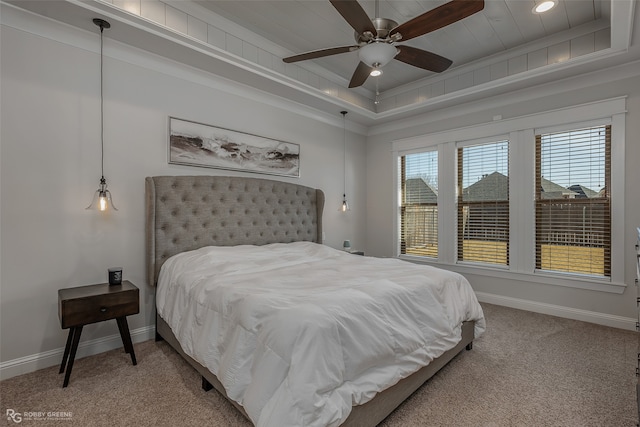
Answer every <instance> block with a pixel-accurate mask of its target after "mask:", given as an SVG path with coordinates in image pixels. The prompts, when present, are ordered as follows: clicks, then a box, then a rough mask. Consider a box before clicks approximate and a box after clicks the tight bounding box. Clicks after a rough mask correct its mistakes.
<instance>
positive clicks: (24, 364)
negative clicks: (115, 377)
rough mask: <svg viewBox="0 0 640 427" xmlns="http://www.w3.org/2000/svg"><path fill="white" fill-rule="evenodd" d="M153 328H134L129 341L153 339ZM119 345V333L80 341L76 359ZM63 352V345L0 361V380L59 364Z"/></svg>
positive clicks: (120, 345) (152, 326)
mask: <svg viewBox="0 0 640 427" xmlns="http://www.w3.org/2000/svg"><path fill="white" fill-rule="evenodd" d="M155 330H156V328H155V326H154V325H151V326H144V327H142V328H138V329H134V330H132V331H131V341H132V342H133V343H134V344H135V343H138V342H142V341H147V340H150V339H153V338H154V337H155ZM119 347H122V339H121V338H120V334H115V335H109V336H107V337H103V338H97V339H94V340H89V341H84V342H80V344H79V345H78V352H77V353H76V359H80V358H82V357H86V356H93V355H94V354H99V353H103V352H105V351H109V350H113V349H116V348H119ZM63 353H64V347H60V348H57V349H55V350H49V351H44V352H42V353H37V354H32V355H30V356H25V357H20V358H18V359H13V360H9V361H7V362H2V363H0V380H5V379H7V378H11V377H15V376H17V375H22V374H26V373H29V372H34V371H37V370H38V369H43V368H48V367H50V366H55V365H60V363H61V362H62V354H63Z"/></svg>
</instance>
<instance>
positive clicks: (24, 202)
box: [0, 10, 365, 377]
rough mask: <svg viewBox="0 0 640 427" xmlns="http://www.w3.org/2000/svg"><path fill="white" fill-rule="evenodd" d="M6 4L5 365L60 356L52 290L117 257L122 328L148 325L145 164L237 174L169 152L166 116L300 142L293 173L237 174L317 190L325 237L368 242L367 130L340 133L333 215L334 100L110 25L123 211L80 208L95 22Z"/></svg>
mask: <svg viewBox="0 0 640 427" xmlns="http://www.w3.org/2000/svg"><path fill="white" fill-rule="evenodd" d="M5 12H7V11H5V10H3V15H2V20H3V21H2V23H3V25H2V27H1V46H0V49H1V52H2V57H1V64H0V65H1V80H0V84H1V90H2V100H1V113H2V114H1V120H2V123H1V125H2V126H1V127H2V129H1V146H0V160H1V163H0V190H1V196H2V199H1V205H0V206H1V211H0V227H1V233H0V240H1V261H0V295H1V300H0V327H1V331H0V332H1V333H0V336H1V342H0V349H1V350H0V367H2V368H3V369H2V374H3V376H4V377H6V376H10V375H13V374H15V373H20V372H21V371H28V370H32V369H33V368H35V367H42V366H43V364H44V365H47V364H49V365H50V364H56V363H59V362H60V360H61V355H62V353H61V351H62V348H63V347H64V344H65V339H66V333H67V331H66V330H65V331H63V330H61V329H60V324H59V321H58V314H57V290H58V289H59V288H65V287H74V286H80V285H84V284H92V283H100V282H105V281H106V279H107V268H108V267H113V266H121V267H123V269H124V278H125V279H128V280H130V281H132V282H133V283H134V284H136V285H137V286H138V287H139V288H140V290H141V313H140V314H139V315H136V316H132V317H131V318H130V319H129V326H130V329H132V330H133V331H143V333H142V335H141V336H138V338H139V339H143V338H146V336H149V335H150V333H151V332H152V328H151V327H150V326H152V325H153V324H154V311H153V288H150V287H149V286H147V285H146V277H145V258H144V256H145V253H144V178H145V176H151V175H186V174H211V175H243V174H242V173H239V172H230V171H222V170H216V169H203V168H192V167H186V166H178V165H169V164H167V127H168V125H167V117H168V116H174V117H179V118H184V119H188V120H193V121H198V122H202V123H209V124H212V125H218V126H223V127H227V128H230V129H235V130H240V131H244V132H248V133H254V134H258V135H264V136H268V137H272V138H276V139H281V140H285V141H291V142H297V143H299V144H300V145H301V177H300V178H299V179H296V178H284V177H273V176H268V175H258V174H244V175H246V176H253V177H260V178H271V179H279V180H283V181H290V182H295V183H300V184H303V185H308V186H312V187H318V188H321V189H322V190H323V191H324V192H325V196H326V205H325V214H324V221H325V223H324V224H325V232H326V244H328V245H330V246H333V247H341V245H342V240H344V239H347V238H348V239H351V240H352V243H353V245H354V248H361V247H363V245H364V243H365V226H364V209H365V206H364V204H365V189H364V183H365V171H364V168H365V145H364V139H365V138H364V137H363V136H362V135H357V134H355V133H353V132H349V131H348V132H347V136H346V140H347V168H348V176H347V195H348V196H350V197H349V199H350V202H351V206H352V210H351V212H349V213H348V214H347V215H344V214H340V213H339V212H338V207H339V204H340V202H341V200H342V192H343V178H342V177H343V173H342V167H343V141H342V138H343V130H342V117H341V116H340V114H339V111H340V109H336V115H335V117H326V116H322V115H321V114H320V113H318V112H314V111H311V110H309V109H308V108H305V107H304V106H300V105H293V104H290V103H286V102H285V101H283V100H280V99H276V98H273V97H270V96H268V95H266V94H264V93H261V92H258V91H255V90H252V89H249V88H246V87H240V86H237V85H235V84H233V83H231V82H228V81H224V80H221V79H219V78H216V77H215V76H213V75H209V74H206V73H203V72H200V71H197V70H193V69H188V68H186V67H183V66H181V65H180V64H176V63H172V62H170V61H167V60H164V59H162V58H158V57H156V56H154V55H151V54H148V53H146V52H142V51H139V50H135V49H133V48H131V47H128V46H125V45H122V44H118V43H116V42H114V41H111V40H109V31H110V30H105V39H104V40H105V42H104V52H105V59H104V97H105V100H104V135H105V177H106V178H107V182H108V186H109V189H110V190H111V192H112V194H113V199H114V203H115V204H116V206H117V207H118V209H119V211H118V212H114V213H112V214H109V215H101V214H99V213H97V212H93V211H86V210H84V208H85V207H86V206H87V205H88V204H89V203H90V201H91V198H92V196H93V192H94V191H95V190H96V188H97V186H98V182H99V179H100V103H99V93H100V92H99V91H100V80H99V64H100V62H99V46H100V42H99V35H98V32H97V31H96V32H95V33H90V32H85V31H82V30H78V29H74V28H71V27H68V26H66V25H62V24H58V23H56V22H54V21H49V20H46V19H43V18H39V17H37V16H32V15H28V14H22V13H21V12H16V11H15V10H11V11H9V12H10V14H9V13H5ZM9 15H10V16H9ZM32 28H33V29H35V30H33V31H37V32H38V33H39V34H33V33H32V32H30V31H32V30H31V29H32ZM145 331H146V332H149V333H146V332H145ZM145 334H146V335H145ZM114 335H117V328H116V324H115V322H103V323H99V324H95V325H90V326H87V327H85V329H84V330H83V335H82V336H83V339H82V342H85V343H86V342H91V343H94V344H96V343H97V344H99V343H100V342H101V340H102V339H106V338H105V337H107V338H108V337H111V340H110V341H109V343H108V344H109V345H117V344H118V340H117V339H113V336H114ZM139 335H140V334H139ZM82 342H81V346H82ZM97 344H96V345H97ZM94 347H95V346H94ZM96 348H98V347H96ZM87 352H89V353H90V352H91V350H90V349H89V350H87V351H85V354H86V353H87ZM34 359H35V360H36V362H33V360H34ZM38 360H40V361H39V362H38Z"/></svg>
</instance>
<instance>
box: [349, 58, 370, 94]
mask: <svg viewBox="0 0 640 427" xmlns="http://www.w3.org/2000/svg"><path fill="white" fill-rule="evenodd" d="M372 70H373V68H372V67H369V66H368V65H367V64H365V63H364V62H362V61H360V63H359V64H358V67H357V68H356V71H354V73H353V76H351V81H350V82H349V88H353V87H358V86H362V85H363V84H364V82H366V81H367V77H369V74H370V73H371V71H372Z"/></svg>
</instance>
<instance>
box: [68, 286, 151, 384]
mask: <svg viewBox="0 0 640 427" xmlns="http://www.w3.org/2000/svg"><path fill="white" fill-rule="evenodd" d="M139 312H140V291H139V290H138V288H137V287H136V286H135V285H134V284H133V283H131V282H129V281H128V280H123V281H122V284H120V285H109V284H108V283H100V284H97V285H89V286H80V287H77V288H66V289H59V290H58V317H59V318H60V324H61V325H62V329H67V328H71V329H69V336H68V338H67V345H66V346H65V348H64V355H63V356H62V364H61V365H60V373H63V372H64V371H65V369H66V371H67V372H66V374H65V376H64V383H63V384H62V387H66V386H67V385H68V384H69V377H71V369H73V361H74V359H75V357H76V351H77V350H78V343H79V342H80V334H81V333H82V327H83V326H84V325H88V324H90V323H96V322H102V321H104V320H109V319H116V322H117V323H118V329H119V330H120V337H121V338H122V344H124V350H125V352H127V353H129V354H130V355H131V362H133V364H134V365H136V364H137V362H136V355H135V353H134V352H133V344H131V335H130V334H129V325H128V324H127V317H126V316H130V315H132V314H137V313H139ZM67 360H68V364H67Z"/></svg>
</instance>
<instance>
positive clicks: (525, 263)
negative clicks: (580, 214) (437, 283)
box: [392, 97, 627, 294]
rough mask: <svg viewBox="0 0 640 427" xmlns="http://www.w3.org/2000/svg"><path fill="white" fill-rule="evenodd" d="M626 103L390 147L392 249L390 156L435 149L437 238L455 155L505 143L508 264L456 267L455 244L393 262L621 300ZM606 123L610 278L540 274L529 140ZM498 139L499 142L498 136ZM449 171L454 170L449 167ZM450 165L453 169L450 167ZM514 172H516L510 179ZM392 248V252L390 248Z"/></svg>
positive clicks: (447, 206) (445, 229)
mask: <svg viewBox="0 0 640 427" xmlns="http://www.w3.org/2000/svg"><path fill="white" fill-rule="evenodd" d="M625 113H626V97H618V98H612V99H607V100H602V101H597V102H592V103H588V104H580V105H575V106H571V107H566V108H561V109H557V110H551V111H546V112H541V113H536V114H531V115H527V116H521V117H515V118H511V119H505V120H500V121H495V122H489V123H481V124H478V125H474V126H468V127H463V128H458V129H452V130H448V131H442V132H437V133H432V134H425V135H420V136H416V137H411V138H406V139H400V140H395V141H393V142H392V157H393V167H394V174H393V179H394V180H395V182H394V187H393V188H394V206H395V208H396V211H395V212H396V214H395V215H394V218H393V221H394V230H395V233H396V234H395V236H394V241H395V242H399V235H398V234H397V233H398V230H399V228H398V227H399V223H398V221H399V215H398V214H397V212H399V211H398V206H397V203H398V195H397V191H398V189H399V187H398V185H399V183H398V180H399V175H398V173H399V171H398V163H399V162H398V158H399V157H398V156H400V155H405V154H408V153H410V152H412V153H415V152H420V151H431V150H433V149H437V150H438V159H439V160H438V161H439V163H438V235H439V236H447V235H453V236H454V237H455V236H456V234H455V233H456V232H457V204H456V200H457V173H458V171H457V161H456V159H457V151H456V150H457V148H458V147H461V146H464V145H467V144H473V143H477V142H478V141H482V140H492V139H494V140H495V139H498V138H504V139H507V140H508V141H509V154H510V162H509V179H510V184H509V222H510V233H509V234H510V237H509V261H510V263H509V265H508V266H500V265H496V266H493V265H485V264H482V265H479V264H477V263H467V262H459V261H458V260H457V257H456V254H457V243H456V242H457V238H453V239H443V238H440V239H439V240H438V241H439V246H438V258H437V259H433V258H422V257H419V256H411V255H400V253H399V250H396V252H395V253H394V256H396V257H398V258H401V259H406V260H408V261H411V262H417V263H425V264H432V265H434V266H437V267H441V268H446V269H450V270H453V271H458V272H460V273H463V274H464V273H466V274H478V275H483V276H494V277H501V278H507V279H513V280H525V281H535V282H537V283H544V284H550V285H558V286H567V287H573V288H581V289H590V290H597V291H603V292H611V293H618V294H621V293H623V292H624V290H625V288H626V286H627V285H626V284H625V283H624V194H625V182H624V177H625V172H624V164H625V159H624V151H625V148H624V147H625V118H626V117H625ZM594 124H595V125H603V124H611V126H612V132H611V165H612V167H611V200H612V202H611V224H612V227H611V277H591V276H584V275H578V274H574V273H563V272H549V271H540V270H536V268H535V161H534V159H535V135H536V134H540V133H548V132H550V131H551V132H555V131H562V130H570V129H575V128H580V127H585V126H592V125H594ZM505 135H506V136H505ZM454 165H455V166H454ZM452 166H454V167H452ZM514 171H517V173H513V172H514ZM397 246H398V247H399V245H397Z"/></svg>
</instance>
